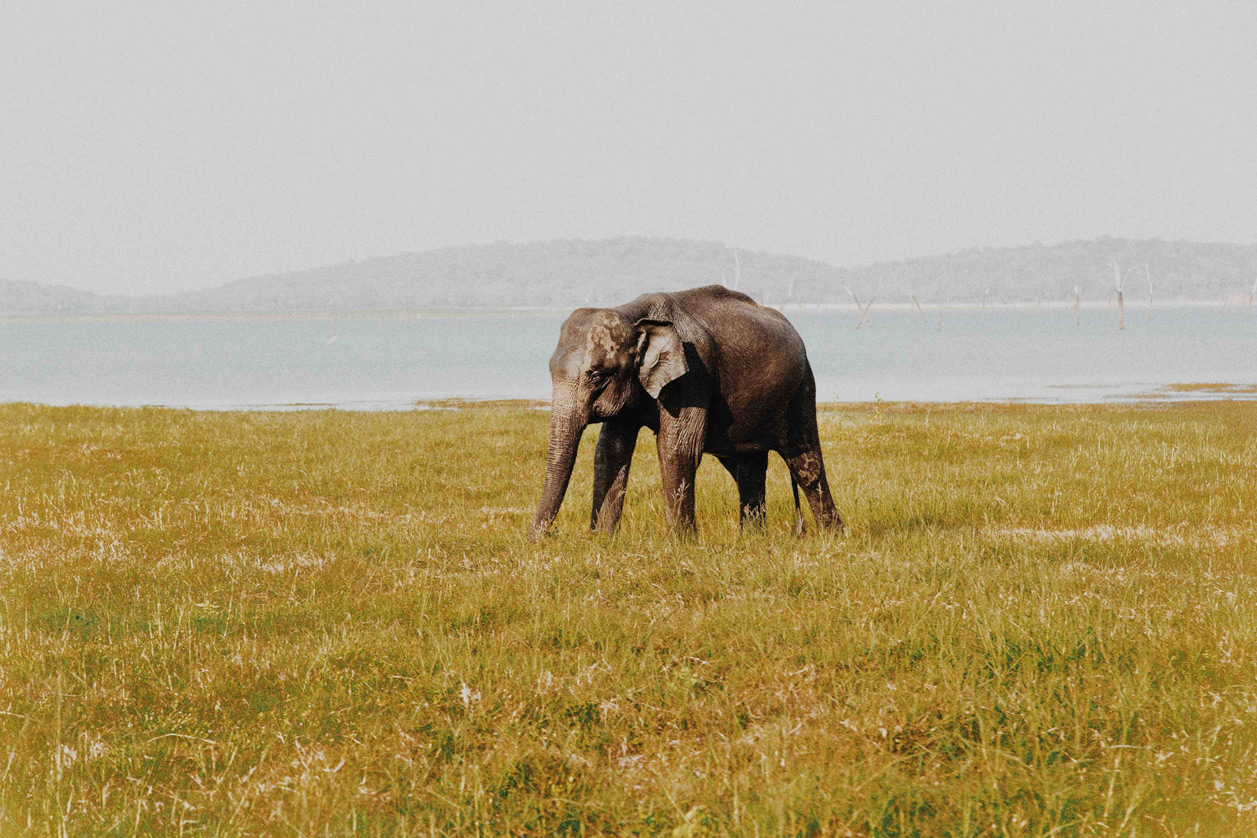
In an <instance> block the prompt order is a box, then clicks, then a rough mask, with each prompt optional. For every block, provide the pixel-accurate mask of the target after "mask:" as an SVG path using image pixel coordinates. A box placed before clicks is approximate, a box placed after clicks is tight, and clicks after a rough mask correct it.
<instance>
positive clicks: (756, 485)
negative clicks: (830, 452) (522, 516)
mask: <svg viewBox="0 0 1257 838" xmlns="http://www.w3.org/2000/svg"><path fill="white" fill-rule="evenodd" d="M550 377H551V380H552V384H553V399H552V402H551V410H550V431H549V445H548V450H547V454H546V471H545V481H544V485H543V487H542V491H541V499H540V501H539V503H538V505H537V512H536V515H535V517H534V518H533V521H532V525H531V526H530V527H529V531H528V535H529V540H530V541H537V540H539V539H540V538H541V537H542V536H544V535H545V534H546V532H547V531H548V530H549V529H550V526H551V524H552V523H553V522H554V519H555V516H557V515H558V512H559V507H560V506H561V505H562V503H563V496H564V494H565V493H566V492H567V486H568V482H569V480H570V479H571V476H572V466H573V464H574V463H575V461H576V452H577V447H578V446H579V444H580V439H581V435H582V434H583V433H584V431H585V428H586V427H587V426H588V425H590V424H596V423H601V424H602V429H601V432H600V433H599V435H598V444H597V447H596V448H595V450H594V491H593V508H592V511H591V513H590V522H589V523H590V528H591V529H592V530H593V531H595V532H603V533H613V532H614V531H615V529H616V527H617V526H618V525H619V521H620V514H621V512H622V511H623V508H624V494H625V489H626V487H627V485H628V477H629V465H630V463H631V461H632V458H633V449H634V447H635V446H636V444H637V436H638V432H639V431H640V430H641V429H642V428H643V427H647V428H650V429H651V430H652V431H654V432H655V434H656V437H657V440H656V441H657V448H658V453H659V465H660V469H661V472H662V478H663V492H664V514H665V518H666V521H667V524H668V528H669V530H671V531H674V532H678V533H680V534H683V535H684V534H691V533H694V532H695V531H696V523H695V520H694V476H695V473H696V471H697V470H698V465H699V462H700V461H701V460H702V457H703V454H704V453H707V454H712V455H714V456H715V457H716V458H717V459H718V460H720V462H721V464H722V465H724V467H725V468H726V469H728V471H729V473H730V474H731V475H732V476H733V479H734V481H735V482H736V483H737V487H738V502H739V525H740V526H742V527H746V526H747V525H758V524H762V522H763V520H764V507H765V504H764V483H765V474H766V472H767V469H768V453H769V452H770V451H776V452H777V453H778V454H779V455H781V457H782V458H783V459H784V460H785V461H786V465H787V466H788V468H789V471H790V477H791V480H792V483H793V489H794V503H795V531H796V532H798V533H802V531H803V529H804V527H803V516H802V512H801V510H800V509H799V489H800V488H802V490H803V494H804V495H805V496H806V497H807V501H808V505H809V506H810V507H811V511H812V517H813V519H814V520H815V522H816V524H817V526H818V527H819V528H822V529H827V530H841V529H842V519H841V517H840V516H839V515H838V510H837V508H835V506H834V500H833V497H832V496H831V494H830V490H829V481H828V480H827V478H826V476H825V462H824V459H823V458H822V456H821V445H820V436H819V433H818V431H817V423H816V381H815V378H814V377H813V375H812V368H811V366H810V365H809V364H808V360H807V352H806V351H805V349H804V346H803V339H802V338H801V337H799V333H798V332H796V331H795V329H794V326H792V325H791V324H790V321H788V320H787V319H786V318H785V316H784V315H783V314H781V312H779V311H776V310H775V309H771V308H766V307H764V306H761V305H758V304H757V303H756V302H755V301H754V300H752V299H751V298H750V297H748V296H747V295H746V294H742V293H739V292H737V291H733V290H730V289H728V288H725V287H724V286H721V285H710V286H707V287H703V288H693V289H690V290H688V291H680V292H676V293H654V294H644V295H642V296H640V297H638V298H637V299H636V300H633V301H632V302H631V303H626V304H625V305H622V306H618V307H616V308H580V309H577V310H576V311H574V312H572V314H571V315H570V316H569V317H568V318H567V320H566V321H565V322H564V323H563V326H562V328H561V330H560V332H559V343H558V347H557V348H556V349H555V350H554V355H553V356H552V357H551V358H550Z"/></svg>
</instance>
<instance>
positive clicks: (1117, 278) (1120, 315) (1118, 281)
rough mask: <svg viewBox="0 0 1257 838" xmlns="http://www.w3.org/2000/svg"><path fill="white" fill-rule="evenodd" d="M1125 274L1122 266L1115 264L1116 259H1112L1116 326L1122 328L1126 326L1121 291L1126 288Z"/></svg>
mask: <svg viewBox="0 0 1257 838" xmlns="http://www.w3.org/2000/svg"><path fill="white" fill-rule="evenodd" d="M1126 276H1127V274H1125V273H1122V268H1121V266H1120V265H1118V264H1117V260H1116V259H1114V260H1113V284H1114V285H1115V286H1116V287H1117V328H1118V329H1122V330H1124V329H1125V328H1126V303H1125V300H1124V298H1123V291H1125V289H1126Z"/></svg>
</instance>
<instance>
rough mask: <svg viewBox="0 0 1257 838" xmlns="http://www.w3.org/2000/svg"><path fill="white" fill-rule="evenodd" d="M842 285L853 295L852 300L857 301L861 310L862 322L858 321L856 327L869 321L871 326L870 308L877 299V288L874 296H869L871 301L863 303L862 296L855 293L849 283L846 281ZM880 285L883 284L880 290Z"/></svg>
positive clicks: (856, 303) (857, 307) (856, 304)
mask: <svg viewBox="0 0 1257 838" xmlns="http://www.w3.org/2000/svg"><path fill="white" fill-rule="evenodd" d="M842 287H843V288H844V289H846V291H847V293H848V294H849V295H850V296H851V301H852V302H853V303H855V307H856V309H858V310H859V312H860V322H858V323H856V324H855V327H856V328H857V329H858V328H860V327H861V326H863V325H864V324H865V323H868V324H869V326H872V325H873V319H872V318H871V317H869V309H871V308H872V307H873V303H874V302H875V301H876V300H877V291H876V290H875V291H874V292H873V296H872V297H870V298H869V301H868V302H867V303H861V302H860V298H859V297H857V296H856V295H855V292H854V291H852V290H851V287H850V286H849V285H847V283H845V282H844V283H843V284H842ZM880 287H881V286H880V285H879V286H878V288H879V290H880Z"/></svg>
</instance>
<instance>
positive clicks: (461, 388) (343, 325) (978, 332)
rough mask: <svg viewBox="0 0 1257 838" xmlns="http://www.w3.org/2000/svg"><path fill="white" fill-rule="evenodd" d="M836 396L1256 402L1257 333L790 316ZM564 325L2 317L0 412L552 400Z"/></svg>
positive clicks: (538, 318)
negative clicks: (35, 406) (553, 364)
mask: <svg viewBox="0 0 1257 838" xmlns="http://www.w3.org/2000/svg"><path fill="white" fill-rule="evenodd" d="M786 314H787V316H788V317H789V318H790V319H791V321H793V322H794V324H795V325H796V326H797V327H798V329H799V332H800V333H801V334H802V335H803V338H804V340H805V341H806V343H807V348H808V356H809V358H810V359H811V362H812V368H813V370H814V371H815V373H816V379H817V392H818V395H819V398H820V399H821V400H824V401H828V400H840V401H871V400H873V399H875V398H882V399H885V400H887V401H898V400H929V401H989V400H1007V399H1025V400H1031V401H1046V402H1094V401H1106V400H1110V399H1115V398H1132V397H1139V396H1147V395H1148V394H1152V393H1155V394H1156V395H1157V396H1158V397H1166V398H1201V397H1217V396H1218V395H1219V392H1218V391H1217V390H1214V389H1203V390H1202V389H1194V388H1190V387H1180V388H1175V389H1162V388H1168V387H1169V386H1170V385H1176V384H1193V383H1198V382H1218V383H1225V384H1229V385H1234V386H1232V387H1230V388H1229V389H1226V390H1223V391H1221V395H1224V396H1226V397H1231V398H1253V397H1257V392H1254V388H1253V386H1252V385H1254V384H1257V363H1255V362H1257V323H1248V322H1245V320H1244V317H1243V314H1242V312H1240V311H1238V310H1236V309H1234V308H1221V307H1163V308H1160V309H1158V310H1157V311H1156V312H1155V316H1154V317H1153V318H1152V319H1151V320H1147V319H1146V318H1145V316H1144V314H1143V313H1142V312H1140V313H1139V314H1138V316H1135V315H1134V314H1131V313H1128V316H1127V328H1126V330H1125V331H1119V330H1118V329H1117V328H1116V326H1115V324H1114V322H1113V317H1112V315H1111V313H1110V312H1107V311H1105V310H1104V309H1092V310H1084V311H1083V313H1082V323H1081V325H1075V324H1074V314H1073V312H1072V311H1066V310H1061V309H1046V308H1044V309H1033V308H1025V309H999V310H995V311H991V312H988V313H987V314H986V315H985V316H984V315H983V314H982V312H980V311H976V310H957V309H944V310H943V311H942V322H941V328H940V323H939V319H938V318H939V312H938V311H937V310H935V311H931V312H928V317H927V318H924V319H923V318H922V317H921V316H920V315H919V314H917V313H916V312H911V311H881V312H878V311H877V310H876V309H874V310H873V311H872V312H871V316H872V319H873V322H872V325H871V326H870V325H868V324H865V325H864V326H863V327H861V328H859V329H857V328H856V323H857V322H858V319H859V318H858V315H857V314H856V313H855V312H854V311H853V310H852V311H824V312H817V311H794V310H787V312H786ZM563 318H564V315H563V314H562V313H527V314H524V313H520V314H502V315H484V316H480V315H476V316H469V315H451V316H433V317H422V318H414V319H412V320H410V321H409V322H406V321H403V320H401V319H390V318H383V317H378V318H363V317H359V318H342V319H309V320H300V319H274V320H271V319H240V320H223V319H206V320H140V321H121V320H109V321H57V322H24V321H8V322H0V401H34V402H43V403H48V404H101V405H145V404H151V405H175V406H190V407H199V408H230V407H263V406H266V407H270V406H276V407H279V406H337V407H343V408H352V409H378V408H396V407H406V406H411V405H413V404H414V402H415V401H417V400H425V399H442V398H459V397H461V398H477V399H485V398H541V399H545V398H548V397H549V395H550V382H549V377H548V373H547V371H546V361H547V359H548V358H549V356H550V353H551V352H552V351H553V349H554V344H555V342H556V340H557V338H558V327H559V324H560V323H561V322H562V320H563Z"/></svg>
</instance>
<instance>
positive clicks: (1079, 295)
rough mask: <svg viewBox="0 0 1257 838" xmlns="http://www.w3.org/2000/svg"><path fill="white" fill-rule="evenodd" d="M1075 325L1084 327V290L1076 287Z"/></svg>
mask: <svg viewBox="0 0 1257 838" xmlns="http://www.w3.org/2000/svg"><path fill="white" fill-rule="evenodd" d="M1074 325H1075V326H1080V325H1082V289H1081V288H1079V287H1078V286H1077V285H1075V286H1074Z"/></svg>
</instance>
